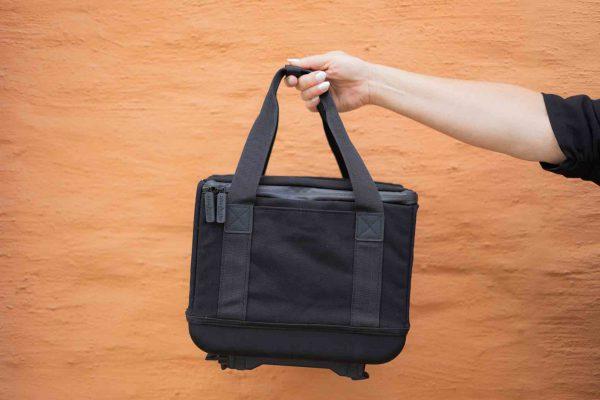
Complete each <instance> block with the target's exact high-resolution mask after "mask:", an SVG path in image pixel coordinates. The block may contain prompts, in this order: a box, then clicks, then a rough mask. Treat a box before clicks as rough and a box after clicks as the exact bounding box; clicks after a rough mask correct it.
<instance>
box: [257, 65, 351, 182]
mask: <svg viewBox="0 0 600 400" xmlns="http://www.w3.org/2000/svg"><path fill="white" fill-rule="evenodd" d="M284 68H285V70H286V76H289V75H293V76H295V77H296V78H300V77H301V76H302V75H306V74H310V73H311V72H313V71H311V70H309V69H304V68H300V67H296V66H294V65H286V66H285V67H284ZM276 90H277V89H276ZM317 111H319V116H320V117H321V122H322V123H323V130H325V136H326V137H327V143H328V144H329V148H330V149H331V152H332V153H333V155H334V157H335V161H336V162H337V165H338V168H339V170H340V173H341V174H342V178H345V179H348V170H347V169H346V165H345V164H344V159H343V157H342V153H340V149H339V148H338V145H337V143H336V142H335V139H334V138H333V135H332V133H331V131H330V130H329V127H328V126H327V121H326V119H325V113H323V112H322V110H321V109H317ZM276 136H277V128H275V135H273V140H272V141H271V147H270V148H269V154H268V155H267V161H266V163H265V168H264V170H263V175H266V174H267V166H268V165H269V160H270V158H271V151H272V150H273V144H274V143H275V137H276Z"/></svg>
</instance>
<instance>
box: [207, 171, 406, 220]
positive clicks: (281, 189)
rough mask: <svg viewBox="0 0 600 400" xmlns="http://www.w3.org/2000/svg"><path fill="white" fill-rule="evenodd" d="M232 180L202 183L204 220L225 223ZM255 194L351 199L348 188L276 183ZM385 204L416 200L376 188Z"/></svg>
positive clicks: (263, 187) (401, 192)
mask: <svg viewBox="0 0 600 400" xmlns="http://www.w3.org/2000/svg"><path fill="white" fill-rule="evenodd" d="M230 186H231V183H228V182H218V181H215V180H208V181H206V182H205V183H204V186H202V193H203V194H204V205H205V207H204V211H205V219H206V222H209V223H212V222H216V223H219V224H223V223H225V219H226V209H227V192H228V191H229V187H230ZM256 195H257V197H267V198H276V199H287V200H309V201H327V200H329V201H354V193H353V192H352V191H351V190H339V189H322V188H311V187H304V186H275V185H260V186H259V187H258V190H257V192H256ZM379 195H380V196H381V200H382V201H383V202H384V203H393V204H405V205H412V204H416V203H417V196H416V193H415V192H413V191H411V190H408V189H404V190H402V191H398V192H392V191H381V190H380V191H379Z"/></svg>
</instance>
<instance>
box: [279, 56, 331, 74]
mask: <svg viewBox="0 0 600 400" xmlns="http://www.w3.org/2000/svg"><path fill="white" fill-rule="evenodd" d="M330 60H331V56H329V55H328V54H319V55H315V56H308V57H303V58H288V60H287V61H288V62H289V63H290V64H291V65H295V66H296V67H300V68H306V69H312V70H323V69H327V63H328V62H329V61H330Z"/></svg>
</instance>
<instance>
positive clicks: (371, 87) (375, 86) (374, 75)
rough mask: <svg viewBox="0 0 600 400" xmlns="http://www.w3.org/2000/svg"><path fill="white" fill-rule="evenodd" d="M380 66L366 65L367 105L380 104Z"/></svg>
mask: <svg viewBox="0 0 600 400" xmlns="http://www.w3.org/2000/svg"><path fill="white" fill-rule="evenodd" d="M381 68H382V66H381V65H379V64H371V63H367V82H366V83H367V85H366V86H367V102H366V103H367V104H372V105H380V104H381V89H382V86H383V79H382V71H381Z"/></svg>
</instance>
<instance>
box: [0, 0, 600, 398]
mask: <svg viewBox="0 0 600 400" xmlns="http://www.w3.org/2000/svg"><path fill="white" fill-rule="evenodd" d="M0 10H1V11H0V16H1V23H0V51H1V61H0V65H1V70H0V71H1V74H0V82H1V86H0V120H1V121H2V122H1V124H2V125H1V127H2V129H1V131H0V132H1V133H0V134H1V137H0V139H1V146H0V154H1V162H0V174H1V175H0V179H1V181H0V182H1V195H0V216H1V218H0V263H1V264H0V265H1V273H0V310H1V311H0V318H1V320H0V397H1V398H2V399H59V398H60V399H67V398H73V399H87V398H90V399H91V398H93V399H139V398H144V399H167V398H168V399H175V398H177V399H191V398H194V399H198V398H202V399H206V400H212V399H215V400H217V399H218V400H227V399H242V398H244V399H250V398H251V399H278V400H283V399H298V398H303V399H334V398H339V399H380V398H385V399H401V398H402V399H405V398H406V399H481V398H492V399H517V398H518V399H525V398H526V399H567V398H577V399H592V398H595V399H597V398H598V396H599V393H600V379H599V376H598V368H599V366H600V335H599V333H598V332H599V331H600V306H599V303H598V293H599V290H600V268H599V266H600V245H599V244H598V239H599V237H600V233H599V232H600V212H599V209H600V208H599V204H600V191H599V190H598V187H596V186H594V185H592V184H590V183H584V182H579V181H567V180H566V179H563V178H561V177H558V176H554V175H551V174H548V173H545V172H543V171H542V170H541V169H540V168H539V167H538V166H537V165H535V164H532V163H527V162H523V161H518V160H515V159H511V158H509V157H506V156H503V155H499V154H493V153H490V152H485V151H482V150H479V149H475V148H471V147H469V146H467V145H464V144H461V143H458V142H456V141H454V140H451V139H449V138H447V137H444V136H442V135H440V134H437V133H435V132H433V131H432V130H430V129H428V128H425V127H423V126H420V125H418V124H417V123H414V122H412V121H410V120H407V119H405V118H402V117H399V116H397V115H394V114H392V113H390V112H387V111H384V110H380V109H375V108H364V109H361V110H358V111H356V112H353V113H350V114H345V115H344V116H343V117H344V119H345V122H346V124H347V127H348V129H349V132H350V135H351V136H352V138H353V140H354V141H355V144H356V145H357V147H358V148H359V150H360V151H361V153H362V154H363V156H364V158H365V160H366V162H367V164H368V166H369V167H370V169H371V171H372V173H373V175H374V176H375V177H376V179H378V180H382V181H391V182H397V183H402V184H405V185H407V186H408V187H411V188H413V189H415V190H416V191H417V192H419V194H420V196H421V210H420V214H419V221H418V229H417V241H416V255H415V267H414V275H413V285H414V286H413V294H412V331H411V333H410V334H409V339H408V343H407V346H406V348H405V350H404V352H403V353H402V354H401V355H400V356H399V357H398V358H397V359H396V360H394V361H393V362H391V363H390V364H387V365H382V366H373V367H370V368H369V371H370V372H371V376H372V378H371V379H370V380H368V381H364V382H350V381H347V380H346V379H342V378H338V377H336V376H335V375H334V374H333V373H330V372H327V371H318V370H305V369H282V368H275V367H261V368H259V369H258V370H256V371H255V372H252V373H240V372H235V371H233V372H232V371H225V372H221V371H220V370H219V369H218V367H217V366H216V365H214V364H213V363H207V362H204V361H202V359H203V353H202V352H200V351H199V350H198V349H196V348H195V347H194V345H193V344H192V342H191V340H190V339H189V337H188V333H187V326H186V322H185V319H184V314H183V313H184V309H185V307H186V301H187V290H188V276H189V275H188V274H189V264H188V263H189V255H190V245H191V225H192V213H193V200H194V191H195V186H196V182H197V181H198V180H199V179H200V178H202V177H205V176H207V175H209V174H212V173H228V172H231V171H233V170H234V167H235V164H236V162H237V159H238V156H239V153H240V150H241V148H242V145H243V143H244V139H245V135H246V134H247V132H248V129H249V127H250V126H251V124H252V122H253V120H254V117H255V116H256V114H257V112H258V109H259V106H260V103H261V101H262V96H263V95H264V93H265V91H266V88H267V85H268V83H269V81H270V79H271V76H272V74H273V72H274V71H275V69H276V68H277V67H279V66H280V65H281V64H282V63H284V60H285V58H286V57H293V56H301V55H304V54H309V53H313V52H321V51H324V50H333V49H343V50H345V51H347V52H349V53H351V54H356V55H358V56H362V57H364V58H367V59H369V60H372V61H375V62H379V63H385V64H390V65H395V66H398V67H402V68H406V69H411V70H415V71H419V72H424V73H430V74H438V75H443V76H453V77H462V78H471V79H488V80H495V81H505V82H511V83H516V84H521V85H525V86H527V87H530V88H533V89H536V90H545V91H549V92H555V93H559V94H562V95H568V94H576V93H581V92H587V93H588V94H590V95H592V96H595V97H600V80H599V79H598V77H599V76H600V57H599V53H600V23H599V21H600V3H599V2H598V1H587V2H573V1H570V2H566V1H557V0H549V1H519V2H511V1H499V2H488V1H476V0H461V1H441V0H428V1H418V2H417V1H413V2H410V1H371V2H368V5H367V4H366V3H365V2H358V1H357V2H341V1H320V2H319V1H313V2H297V1H295V2H292V1H277V2H264V3H263V2H257V1H246V2H244V1H237V2H217V1H211V2H208V1H162V2H159V1H130V2H119V1H103V2H100V1H96V2H92V1H56V0H54V1H29V2H25V1H7V0H3V1H1V4H0ZM280 97H281V100H282V101H281V102H282V116H281V118H282V121H281V129H280V135H279V141H278V142H277V144H276V146H275V150H274V156H273V159H272V167H271V169H270V171H271V173H273V174H310V175H318V174H321V175H322V174H326V175H334V174H335V173H336V168H335V164H334V162H333V158H332V157H331V156H330V155H329V154H328V150H327V147H326V141H325V140H324V137H323V134H322V133H321V127H320V121H319V119H318V118H317V117H316V116H314V115H311V114H308V113H307V112H306V111H305V110H304V109H303V107H302V104H301V102H300V100H299V99H298V98H297V96H296V94H295V93H294V92H292V91H291V90H282V95H281V96H280Z"/></svg>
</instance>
